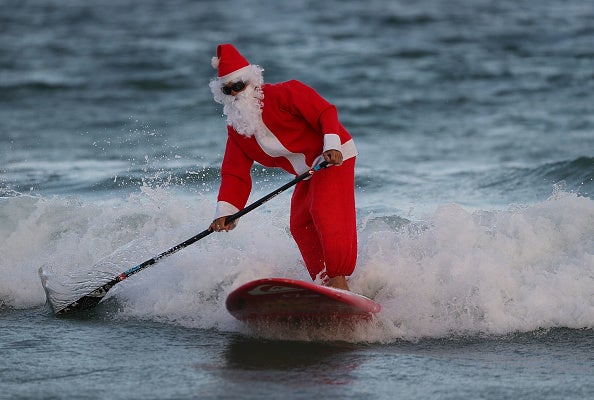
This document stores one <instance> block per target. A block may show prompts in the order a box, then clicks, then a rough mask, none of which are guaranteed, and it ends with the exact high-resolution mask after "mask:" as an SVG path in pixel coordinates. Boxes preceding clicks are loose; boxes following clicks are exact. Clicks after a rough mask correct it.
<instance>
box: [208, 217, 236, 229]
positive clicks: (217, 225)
mask: <svg viewBox="0 0 594 400" xmlns="http://www.w3.org/2000/svg"><path fill="white" fill-rule="evenodd" d="M227 217H228V215H225V216H224V217H219V218H217V219H215V220H214V221H212V223H211V224H210V227H209V229H210V230H211V231H214V232H229V231H230V230H232V229H234V228H235V226H236V225H237V221H233V222H231V223H230V224H225V220H226V219H227Z"/></svg>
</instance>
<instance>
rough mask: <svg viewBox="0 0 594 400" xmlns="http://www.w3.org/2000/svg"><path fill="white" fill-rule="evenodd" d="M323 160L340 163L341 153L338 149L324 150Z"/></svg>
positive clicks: (333, 163)
mask: <svg viewBox="0 0 594 400" xmlns="http://www.w3.org/2000/svg"><path fill="white" fill-rule="evenodd" d="M324 160H326V161H328V164H332V165H340V164H342V153H341V152H340V151H338V150H326V151H325V152H324Z"/></svg>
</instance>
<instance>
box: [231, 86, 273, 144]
mask: <svg viewBox="0 0 594 400" xmlns="http://www.w3.org/2000/svg"><path fill="white" fill-rule="evenodd" d="M263 98H264V94H263V93H262V89H261V88H259V87H258V88H254V87H253V86H252V85H248V86H246V88H245V89H244V90H243V91H241V92H239V93H237V94H236V95H235V96H225V98H224V99H223V114H225V115H226V116H227V124H228V125H231V126H232V127H233V129H235V130H236V131H237V133H239V134H241V135H244V136H247V137H251V136H253V135H254V134H257V135H261V134H264V133H265V132H266V127H265V126H264V122H262V105H263V104H262V99H263Z"/></svg>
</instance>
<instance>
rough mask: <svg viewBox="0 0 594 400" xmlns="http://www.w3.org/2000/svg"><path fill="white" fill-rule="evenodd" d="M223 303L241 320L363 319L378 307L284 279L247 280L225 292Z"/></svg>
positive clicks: (353, 296) (345, 294)
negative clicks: (227, 294)
mask: <svg viewBox="0 0 594 400" xmlns="http://www.w3.org/2000/svg"><path fill="white" fill-rule="evenodd" d="M226 306H227V310H228V311H229V312H230V313H231V315H233V316H234V317H235V318H237V319H239V320H240V321H243V322H262V321H269V322H309V321H311V322H320V321H326V320H331V321H337V322H341V321H365V320H370V319H371V318H372V316H373V314H375V313H378V312H379V311H380V309H381V306H380V305H379V304H378V303H376V302H375V301H373V300H370V299H368V298H367V297H365V296H361V295H359V294H356V293H352V292H349V291H346V290H340V289H334V288H331V287H327V286H320V285H316V284H314V283H311V282H304V281H298V280H293V279H284V278H267V279H259V280H256V281H252V282H248V283H246V284H245V285H243V286H240V287H239V288H237V289H235V290H234V291H233V292H231V293H230V294H229V296H228V297H227V302H226Z"/></svg>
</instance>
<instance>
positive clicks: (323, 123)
mask: <svg viewBox="0 0 594 400" xmlns="http://www.w3.org/2000/svg"><path fill="white" fill-rule="evenodd" d="M212 64H213V67H215V68H216V69H217V70H218V74H217V78H215V79H213V81H212V82H211V84H210V87H211V90H212V92H213V94H214V97H215V100H216V101H217V102H220V103H222V104H225V108H224V113H225V114H226V115H227V132H228V138H227V144H226V148H225V155H224V158H223V163H222V167H221V186H220V189H219V195H218V203H217V211H216V214H215V219H216V218H219V217H222V216H226V215H231V214H233V213H235V212H237V211H239V210H240V209H242V208H244V207H245V205H246V203H247V200H248V197H249V194H250V191H251V188H252V180H251V175H250V172H251V168H252V166H253V163H254V161H255V162H258V163H260V164H262V165H264V166H266V167H279V168H282V169H284V170H285V171H287V172H289V173H291V174H293V175H299V174H302V173H303V172H306V171H308V170H309V169H310V168H312V167H313V166H315V165H317V164H319V163H320V162H321V161H323V156H322V153H323V152H325V151H327V150H338V151H340V152H341V153H342V156H343V163H342V164H341V165H340V166H330V167H328V168H325V169H322V170H320V171H318V172H317V173H316V174H315V175H314V176H312V177H311V179H307V180H304V181H301V182H299V183H297V185H296V187H295V190H294V192H293V196H292V199H291V218H290V230H291V234H292V235H293V238H294V239H295V241H296V243H297V245H298V247H299V250H300V251H301V254H302V256H303V259H304V261H305V265H306V267H307V269H308V271H309V274H310V276H311V277H312V279H316V278H318V279H322V281H323V280H324V279H325V278H326V276H327V278H333V277H335V276H349V275H351V274H352V272H353V270H354V268H355V264H356V261H357V231H356V215H355V193H354V169H355V157H356V155H357V149H356V147H355V144H354V142H353V139H352V137H351V135H350V134H349V133H348V132H347V130H346V129H345V128H344V126H343V125H342V124H341V123H340V121H339V120H338V113H337V110H336V107H335V106H334V105H332V104H331V103H329V102H328V101H326V100H325V99H324V98H322V96H320V95H319V94H318V93H317V92H316V91H315V90H314V89H312V88H311V87H309V86H307V85H305V84H303V83H301V82H299V81H296V80H291V81H288V82H282V83H276V84H264V83H263V78H262V71H263V70H262V68H260V67H259V66H257V65H253V64H250V63H249V62H248V61H247V60H246V59H245V58H244V57H243V56H242V55H241V54H240V53H239V52H238V51H237V49H235V47H234V46H233V45H231V44H222V45H219V46H218V48H217V56H216V57H214V58H213V61H212ZM234 82H245V83H246V84H247V86H246V90H244V92H245V93H244V92H242V93H239V94H238V95H237V96H236V97H238V99H237V100H238V101H240V95H241V96H244V97H245V96H249V99H246V98H244V101H246V102H249V103H250V104H254V107H253V108H252V109H251V110H252V111H251V112H249V113H248V112H242V111H238V110H237V109H234V107H233V106H232V105H231V103H232V102H233V101H235V100H236V99H235V98H234V97H233V96H230V95H225V94H223V93H222V91H221V88H222V86H223V85H228V84H229V83H234ZM248 89H249V90H248ZM247 114H249V115H247ZM327 278H326V279H327Z"/></svg>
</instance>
